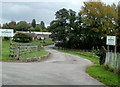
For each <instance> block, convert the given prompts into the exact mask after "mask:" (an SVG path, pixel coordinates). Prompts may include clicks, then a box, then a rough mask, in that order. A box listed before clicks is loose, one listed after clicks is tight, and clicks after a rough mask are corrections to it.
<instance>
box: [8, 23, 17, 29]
mask: <svg viewBox="0 0 120 87" xmlns="http://www.w3.org/2000/svg"><path fill="white" fill-rule="evenodd" d="M9 28H10V29H15V28H16V22H15V21H11V22H9Z"/></svg>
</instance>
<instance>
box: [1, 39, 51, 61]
mask: <svg viewBox="0 0 120 87" xmlns="http://www.w3.org/2000/svg"><path fill="white" fill-rule="evenodd" d="M45 42H46V43H42V44H51V43H53V42H52V41H49V40H45ZM13 43H17V42H13ZM30 43H31V44H38V43H39V44H41V41H32V42H30ZM19 44H28V43H19ZM9 46H10V42H9V41H3V42H2V57H0V60H15V59H14V58H12V57H9ZM47 53H48V52H46V51H45V50H44V49H41V50H40V51H37V52H34V53H29V55H28V54H24V55H22V56H20V58H33V57H37V56H42V55H45V54H47Z"/></svg>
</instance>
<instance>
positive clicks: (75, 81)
mask: <svg viewBox="0 0 120 87" xmlns="http://www.w3.org/2000/svg"><path fill="white" fill-rule="evenodd" d="M45 49H46V50H47V51H49V52H51V55H50V57H49V58H48V59H47V60H45V61H42V62H31V63H15V62H3V63H2V72H3V73H2V84H3V85H103V84H102V83H100V82H99V81H97V80H96V79H94V78H92V77H90V76H89V75H88V74H87V73H85V68H86V67H87V66H89V65H91V64H92V62H91V61H89V60H87V59H84V58H81V57H78V56H75V55H71V54H67V53H61V52H58V51H56V50H53V49H51V48H50V46H48V47H45ZM95 72H96V71H95Z"/></svg>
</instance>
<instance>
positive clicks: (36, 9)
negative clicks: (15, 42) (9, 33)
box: [0, 0, 119, 25]
mask: <svg viewBox="0 0 120 87" xmlns="http://www.w3.org/2000/svg"><path fill="white" fill-rule="evenodd" d="M16 1H17V2H16ZM16 1H15V0H3V1H2V4H1V3H0V6H2V12H0V15H2V16H1V17H0V19H2V23H6V22H10V21H11V20H13V21H17V22H18V21H22V20H24V21H27V22H29V23H31V22H32V19H35V20H36V22H37V23H40V21H44V22H45V24H46V25H49V24H50V22H51V21H52V20H54V18H55V12H56V11H58V10H60V9H62V8H66V9H72V10H74V11H76V12H77V13H78V12H79V11H80V9H81V6H83V2H84V1H86V0H60V1H59V0H44V1H43V0H16ZM33 1H34V2H33ZM118 1H119V0H114V1H113V0H104V2H105V3H106V4H111V3H116V4H117V3H118ZM0 9H1V7H0Z"/></svg>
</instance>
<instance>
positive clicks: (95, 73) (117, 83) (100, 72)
mask: <svg viewBox="0 0 120 87" xmlns="http://www.w3.org/2000/svg"><path fill="white" fill-rule="evenodd" d="M58 51H60V52H65V53H69V54H73V55H77V56H80V57H82V58H86V59H89V60H90V61H92V62H94V63H95V65H92V66H89V67H87V69H86V72H87V73H88V74H89V75H90V76H92V77H94V78H96V79H97V80H99V81H100V82H102V83H104V84H106V85H108V86H110V87H120V75H118V74H116V73H114V72H110V71H108V70H107V69H105V67H104V66H102V65H99V58H94V57H89V56H85V55H82V54H80V52H76V51H68V50H65V51H63V50H58Z"/></svg>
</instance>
